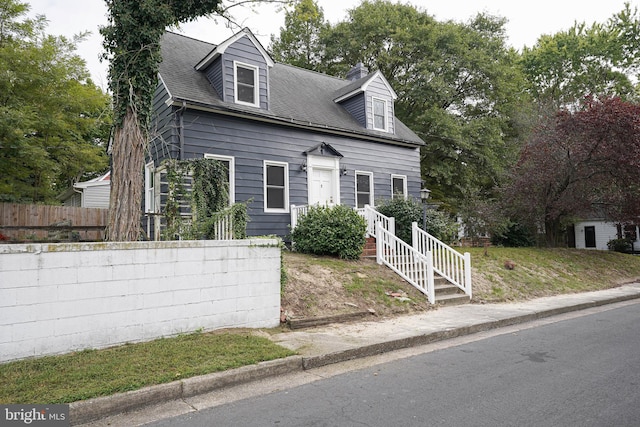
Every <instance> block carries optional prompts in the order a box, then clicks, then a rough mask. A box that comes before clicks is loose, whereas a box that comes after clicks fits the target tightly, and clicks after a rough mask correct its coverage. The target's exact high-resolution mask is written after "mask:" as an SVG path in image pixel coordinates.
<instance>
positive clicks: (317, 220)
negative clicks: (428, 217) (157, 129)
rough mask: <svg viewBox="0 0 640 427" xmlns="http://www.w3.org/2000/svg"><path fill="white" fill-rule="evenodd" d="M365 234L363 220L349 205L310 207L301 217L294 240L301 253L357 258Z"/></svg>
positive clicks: (292, 235) (294, 232) (297, 249)
mask: <svg viewBox="0 0 640 427" xmlns="http://www.w3.org/2000/svg"><path fill="white" fill-rule="evenodd" d="M366 231H367V225H366V223H365V221H364V218H362V217H361V216H360V215H358V213H357V212H356V211H355V210H354V209H352V208H350V207H348V206H343V205H336V206H332V207H327V206H311V207H309V211H308V212H307V214H306V215H303V216H301V217H300V218H299V220H298V223H297V225H296V228H295V229H294V230H293V231H292V232H291V239H292V241H293V242H294V246H293V248H294V250H296V251H299V252H304V253H311V254H316V255H334V256H338V257H340V258H343V259H358V258H359V257H360V255H361V254H362V250H363V249H364V243H365V233H366Z"/></svg>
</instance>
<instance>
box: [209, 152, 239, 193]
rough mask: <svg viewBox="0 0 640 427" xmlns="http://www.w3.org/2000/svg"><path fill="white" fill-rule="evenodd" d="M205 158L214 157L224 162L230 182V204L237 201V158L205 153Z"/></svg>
mask: <svg viewBox="0 0 640 427" xmlns="http://www.w3.org/2000/svg"><path fill="white" fill-rule="evenodd" d="M204 158H205V159H214V160H218V161H220V162H222V164H223V165H224V166H225V168H226V169H227V179H228V182H229V206H231V205H232V204H234V203H235V202H236V180H235V175H236V165H235V158H234V157H232V156H223V155H219V154H209V153H205V155H204Z"/></svg>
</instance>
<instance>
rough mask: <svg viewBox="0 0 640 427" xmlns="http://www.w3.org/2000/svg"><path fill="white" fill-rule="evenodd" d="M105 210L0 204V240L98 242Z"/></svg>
mask: <svg viewBox="0 0 640 427" xmlns="http://www.w3.org/2000/svg"><path fill="white" fill-rule="evenodd" d="M107 215H108V209H97V208H76V207H71V206H49V205H22V204H15V203H0V239H2V240H3V241H9V242H25V241H49V242H56V241H102V240H104V234H105V228H106V226H107Z"/></svg>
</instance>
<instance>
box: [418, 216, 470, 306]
mask: <svg viewBox="0 0 640 427" xmlns="http://www.w3.org/2000/svg"><path fill="white" fill-rule="evenodd" d="M411 236H412V241H413V247H414V249H415V250H417V251H418V252H420V253H427V252H430V253H431V254H432V256H433V269H434V270H435V272H436V273H438V274H439V275H440V276H442V277H444V278H445V279H447V280H448V281H449V282H451V283H452V284H454V285H456V286H457V287H459V288H460V289H462V290H463V291H464V293H465V294H467V295H469V297H471V255H470V254H469V252H465V253H464V254H461V253H460V252H458V251H456V250H455V249H453V248H452V247H450V246H448V245H446V244H445V243H443V242H441V241H440V240H438V239H436V238H435V237H433V236H432V235H430V234H429V233H427V232H425V231H424V230H422V229H420V228H419V227H418V224H417V223H415V222H414V223H413V224H411Z"/></svg>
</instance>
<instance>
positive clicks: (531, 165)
mask: <svg viewBox="0 0 640 427" xmlns="http://www.w3.org/2000/svg"><path fill="white" fill-rule="evenodd" d="M512 178H513V179H512V181H511V183H510V184H509V186H508V187H507V188H506V193H505V201H506V202H507V206H509V208H510V210H512V213H513V214H514V215H515V216H517V217H518V218H521V219H522V220H524V221H527V222H529V224H531V225H533V226H536V227H538V228H542V227H544V231H545V235H546V242H547V245H549V246H556V245H558V244H560V243H561V242H562V239H561V237H562V230H563V229H564V227H565V226H566V225H567V224H568V223H569V222H570V221H572V220H575V219H576V218H580V217H582V218H585V217H589V216H592V215H594V214H596V215H598V216H602V215H604V216H606V218H607V219H608V220H610V221H614V222H621V223H628V222H632V223H637V222H638V219H639V218H640V185H639V183H640V181H639V178H640V105H636V104H632V103H629V102H625V101H622V100H620V99H619V98H607V99H600V100H596V99H594V98H587V99H586V100H585V102H584V104H583V106H582V108H580V109H579V110H578V111H574V112H570V111H566V110H563V111H560V112H558V113H557V114H556V115H555V116H553V117H549V118H548V119H546V120H544V121H543V122H542V123H541V124H540V125H539V126H538V128H537V129H536V130H535V131H534V132H533V133H532V135H531V137H530V138H529V140H528V141H527V142H526V144H525V145H524V148H523V150H522V152H521V156H520V160H519V162H518V163H517V165H516V167H515V168H514V170H513V176H512Z"/></svg>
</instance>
